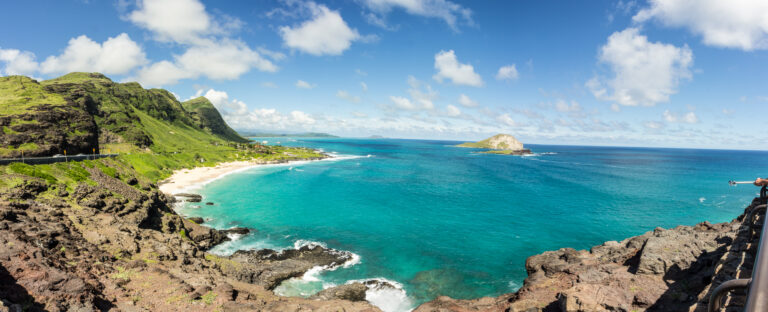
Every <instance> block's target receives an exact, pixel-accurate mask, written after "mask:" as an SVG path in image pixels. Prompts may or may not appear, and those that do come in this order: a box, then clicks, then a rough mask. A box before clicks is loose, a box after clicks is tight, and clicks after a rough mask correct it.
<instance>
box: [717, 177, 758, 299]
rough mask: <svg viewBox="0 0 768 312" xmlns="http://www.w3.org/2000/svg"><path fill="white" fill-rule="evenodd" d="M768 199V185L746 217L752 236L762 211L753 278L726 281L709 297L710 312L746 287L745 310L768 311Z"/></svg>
mask: <svg viewBox="0 0 768 312" xmlns="http://www.w3.org/2000/svg"><path fill="white" fill-rule="evenodd" d="M767 201H768V186H763V188H762V189H760V204H759V205H755V206H753V207H752V209H751V210H750V211H749V213H748V214H747V217H746V218H745V219H744V221H745V222H747V224H748V226H749V235H750V237H752V236H754V234H755V228H757V227H756V225H757V224H756V223H757V222H758V220H756V219H757V218H756V217H757V216H758V213H761V212H762V215H763V218H762V220H761V221H762V227H760V236H759V238H758V239H759V243H758V247H757V256H756V258H755V262H754V264H753V265H752V276H751V278H741V279H732V280H729V281H726V282H724V283H722V284H720V286H718V287H717V288H715V290H713V291H712V294H711V295H710V298H709V305H708V307H707V311H708V312H715V311H720V309H721V308H722V307H723V306H722V298H723V297H724V296H725V295H726V294H728V293H729V292H731V291H734V290H739V289H746V290H747V303H746V305H745V306H744V311H747V312H763V311H768V236H766V233H765V232H766V231H765V229H766V227H767V226H768V217H766V213H765V212H766V207H768V206H767V205H766V202H767Z"/></svg>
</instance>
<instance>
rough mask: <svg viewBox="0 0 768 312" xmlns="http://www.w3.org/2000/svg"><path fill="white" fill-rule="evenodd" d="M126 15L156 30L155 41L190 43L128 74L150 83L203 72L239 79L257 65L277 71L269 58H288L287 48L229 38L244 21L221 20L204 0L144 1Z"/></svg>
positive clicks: (171, 81) (212, 76) (165, 82)
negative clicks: (253, 46)
mask: <svg viewBox="0 0 768 312" xmlns="http://www.w3.org/2000/svg"><path fill="white" fill-rule="evenodd" d="M126 19H128V20H129V21H131V22H133V23H134V24H136V25H137V26H139V27H142V28H144V29H146V30H148V31H150V32H152V34H153V38H154V39H155V40H158V41H161V42H173V43H177V44H179V45H181V46H183V47H184V48H186V50H185V51H184V52H183V53H181V54H175V55H173V59H172V60H161V61H158V62H155V63H153V64H150V65H147V66H145V67H143V68H141V69H140V70H139V71H137V72H136V73H135V75H134V76H133V77H130V78H129V79H128V80H137V81H139V82H140V83H142V84H144V85H147V86H163V85H170V84H175V83H178V81H179V80H182V79H195V78H199V77H207V78H210V79H214V80H231V79H237V78H239V77H240V76H242V75H243V74H245V73H247V72H249V71H250V70H251V69H253V68H256V69H258V70H260V71H264V72H275V71H277V70H278V67H277V66H276V65H275V64H274V63H273V62H272V61H271V60H269V59H267V57H268V58H271V59H272V60H274V61H279V60H281V59H283V58H285V55H283V54H282V53H279V52H274V51H270V50H268V49H265V48H263V47H259V48H256V49H251V48H250V47H249V46H248V45H247V44H246V43H245V42H243V41H242V40H239V39H232V38H228V37H227V35H228V34H229V31H231V30H234V29H238V28H240V26H241V25H242V21H240V20H238V19H236V18H232V17H228V16H222V17H221V18H218V19H216V18H214V17H213V16H212V15H210V14H209V13H208V12H207V11H206V9H205V6H204V5H203V4H202V3H201V2H200V1H199V0H163V1H148V0H141V1H139V2H138V4H137V8H136V9H135V10H134V11H132V12H130V13H129V14H128V15H127V16H126ZM263 55H264V56H266V57H264V56H263Z"/></svg>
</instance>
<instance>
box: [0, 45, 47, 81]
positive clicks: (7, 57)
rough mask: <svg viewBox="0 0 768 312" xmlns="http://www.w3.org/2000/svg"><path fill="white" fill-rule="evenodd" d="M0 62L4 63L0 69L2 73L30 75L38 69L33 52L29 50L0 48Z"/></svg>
mask: <svg viewBox="0 0 768 312" xmlns="http://www.w3.org/2000/svg"><path fill="white" fill-rule="evenodd" d="M0 62H4V63H5V67H4V68H3V70H2V71H0V74H4V75H31V74H33V73H35V72H36V71H37V70H38V64H37V61H35V54H34V53H32V52H29V51H20V50H16V49H0Z"/></svg>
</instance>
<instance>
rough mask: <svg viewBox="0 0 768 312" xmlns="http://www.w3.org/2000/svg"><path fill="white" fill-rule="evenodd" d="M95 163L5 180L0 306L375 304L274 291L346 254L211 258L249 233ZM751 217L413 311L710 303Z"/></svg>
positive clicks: (635, 242) (644, 238)
mask: <svg viewBox="0 0 768 312" xmlns="http://www.w3.org/2000/svg"><path fill="white" fill-rule="evenodd" d="M118 169H119V168H118ZM86 170H87V171H88V173H89V174H90V178H91V179H92V181H95V182H96V183H95V184H94V183H85V182H80V183H79V184H77V185H76V187H74V188H70V189H67V188H66V187H64V185H62V184H49V183H48V182H46V181H45V180H44V179H38V178H32V177H29V176H25V175H13V174H9V175H6V176H5V177H7V178H8V179H9V181H13V183H12V186H10V187H5V188H2V189H1V190H0V246H2V248H0V299H1V300H0V311H22V310H24V311H98V310H113V311H253V310H260V311H377V310H378V309H377V308H376V307H374V306H371V305H370V304H368V303H367V302H365V301H364V300H365V295H366V293H365V292H366V290H367V289H368V287H370V286H371V285H364V284H359V283H356V284H350V285H343V286H339V287H336V288H331V289H326V290H324V291H322V292H320V293H318V294H316V295H315V296H313V297H311V298H307V299H303V298H286V297H280V296H277V295H275V294H274V293H273V292H272V291H271V290H272V289H273V288H275V287H276V286H277V285H279V284H280V283H281V282H282V281H284V280H286V279H289V278H292V277H298V276H301V275H303V274H304V273H305V272H306V271H307V270H309V269H310V268H312V267H315V266H326V267H333V266H338V265H343V264H344V263H345V262H347V261H349V260H350V259H351V256H352V255H351V254H350V253H348V252H344V251H337V250H332V249H327V248H323V247H321V246H304V247H301V248H298V249H290V250H284V251H281V252H278V251H274V250H258V251H238V252H236V253H235V254H233V255H232V256H229V257H220V256H216V255H213V254H210V253H207V252H206V250H207V249H209V248H211V247H213V246H215V245H216V244H219V243H221V242H223V241H225V240H227V239H228V238H227V236H228V234H231V233H237V234H243V233H247V231H249V230H248V229H243V228H236V229H230V230H227V231H220V230H215V229H211V228H207V227H204V226H201V225H199V224H198V223H200V222H201V221H202V220H199V219H194V218H193V219H189V220H187V219H184V218H182V217H180V216H179V215H177V214H176V213H175V212H174V211H173V210H172V209H171V203H172V202H173V201H174V199H173V198H171V197H169V196H166V195H164V194H162V193H160V192H159V191H158V190H157V188H156V186H155V185H153V184H152V183H149V182H148V181H147V180H145V179H142V178H140V177H139V179H137V178H135V177H130V176H126V175H130V174H132V173H131V172H130V171H129V170H123V171H118V172H116V173H115V174H114V175H113V176H110V175H107V174H105V173H104V172H102V171H101V170H98V169H97V168H87V169H86ZM120 170H122V169H120ZM117 176H119V177H121V178H116V177H117ZM185 196H186V197H185V199H186V200H191V201H198V200H200V198H198V197H196V196H194V195H189V194H188V195H185ZM742 219H743V215H742V216H741V217H739V218H738V219H736V220H734V221H732V222H730V223H721V224H709V223H706V222H705V223H701V224H698V225H696V226H692V227H690V226H679V227H676V228H674V229H668V230H665V229H661V228H658V229H656V230H654V231H651V232H648V233H646V234H644V235H641V236H637V237H632V238H629V239H626V240H624V241H621V242H606V243H604V244H603V245H600V246H596V247H593V248H592V249H591V250H589V251H587V250H581V251H578V250H574V249H569V248H564V249H560V250H557V251H550V252H545V253H543V254H540V255H536V256H532V257H530V258H529V259H528V261H527V263H526V269H527V270H528V274H529V277H528V278H527V279H526V280H525V284H524V286H523V287H522V288H521V289H520V290H519V291H518V292H516V293H511V294H506V295H502V296H500V297H496V298H481V299H476V300H454V299H451V298H447V297H440V298H437V299H435V300H433V301H431V302H428V303H425V304H423V305H422V306H420V307H418V308H417V309H416V310H417V311H645V310H648V311H685V310H691V311H702V310H703V309H704V307H705V304H706V302H707V298H708V296H707V294H708V292H709V290H710V288H711V285H713V284H714V285H717V284H718V283H720V282H722V281H724V280H727V279H730V278H732V277H734V276H736V275H741V276H744V275H748V274H749V272H748V271H738V270H737V268H738V267H739V263H740V262H742V261H744V262H745V263H746V264H747V265H746V267H749V265H748V264H749V262H750V261H751V256H750V255H749V254H748V253H743V251H744V250H746V249H747V246H748V244H747V241H748V237H747V234H746V233H747V231H746V230H745V229H744V225H743V224H742V221H741V220H742ZM713 281H714V282H713Z"/></svg>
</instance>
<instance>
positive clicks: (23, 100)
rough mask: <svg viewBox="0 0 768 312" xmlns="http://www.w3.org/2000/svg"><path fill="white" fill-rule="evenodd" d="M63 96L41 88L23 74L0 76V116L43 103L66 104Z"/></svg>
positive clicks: (26, 109) (16, 112)
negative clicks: (0, 108)
mask: <svg viewBox="0 0 768 312" xmlns="http://www.w3.org/2000/svg"><path fill="white" fill-rule="evenodd" d="M66 103H67V102H66V101H65V100H64V97H62V96H61V95H58V94H51V93H49V92H46V91H45V90H43V86H42V85H40V83H38V82H37V81H35V80H34V79H32V78H29V77H24V76H7V77H0V104H2V105H0V107H2V110H0V116H9V115H17V114H23V113H26V112H28V111H29V110H30V109H31V108H33V107H35V106H38V105H41V104H45V105H53V106H58V105H66Z"/></svg>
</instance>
